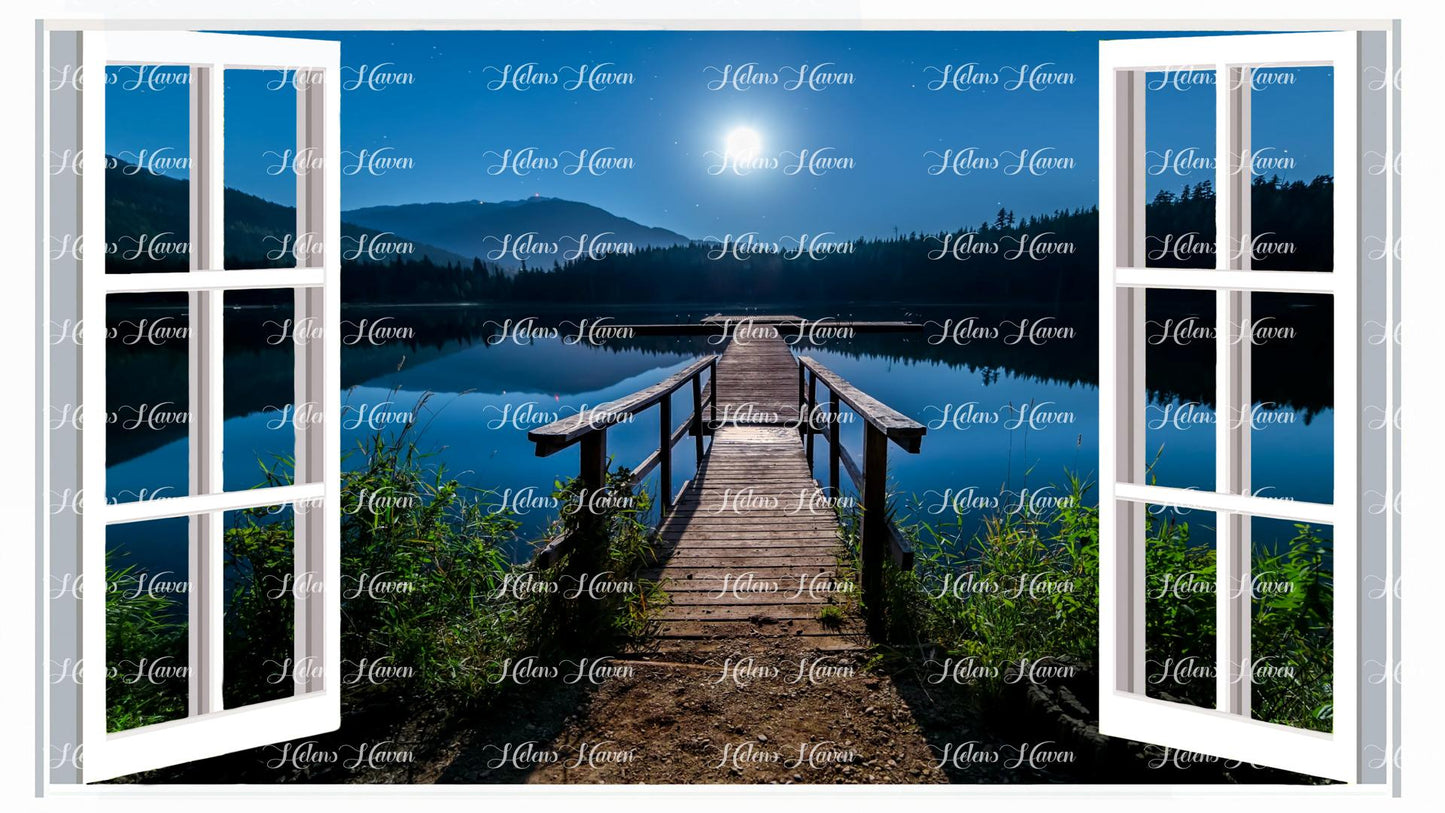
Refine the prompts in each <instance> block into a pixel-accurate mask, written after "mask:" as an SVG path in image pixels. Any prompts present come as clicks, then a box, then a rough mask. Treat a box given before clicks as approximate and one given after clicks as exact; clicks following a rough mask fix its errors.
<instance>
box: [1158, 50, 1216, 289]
mask: <svg viewBox="0 0 1445 813" xmlns="http://www.w3.org/2000/svg"><path fill="white" fill-rule="evenodd" d="M1144 83H1145V85H1144V87H1145V90H1144V149H1145V155H1144V167H1145V179H1144V196H1145V200H1146V201H1148V204H1147V205H1146V206H1145V210H1144V231H1145V238H1144V255H1145V262H1144V264H1145V265H1147V266H1149V267H1151V268H1214V267H1215V262H1214V163H1215V146H1214V145H1215V138H1214V135H1215V132H1214V131H1215V126H1214V113H1215V93H1214V69H1213V67H1212V66H1211V67H1209V68H1207V69H1190V68H1182V69H1178V70H1169V71H1154V72H1150V73H1147V74H1145V77H1144Z"/></svg>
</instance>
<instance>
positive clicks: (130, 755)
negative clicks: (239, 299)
mask: <svg viewBox="0 0 1445 813" xmlns="http://www.w3.org/2000/svg"><path fill="white" fill-rule="evenodd" d="M49 36H50V37H51V42H50V43H49V51H50V53H49V55H48V59H47V62H48V66H49V68H50V71H51V75H52V76H60V75H63V72H64V71H66V70H67V69H68V70H70V71H72V72H73V71H74V70H75V68H76V67H77V66H78V68H79V70H80V76H81V77H104V76H105V73H106V67H107V65H165V66H189V67H190V70H191V73H190V85H189V93H190V99H189V118H190V156H191V172H190V178H189V186H190V270H189V271H187V272H180V273H134V274H124V275H119V274H111V275H107V274H106V273H105V256H106V246H105V162H104V161H103V160H97V159H95V158H93V159H92V160H89V161H85V162H82V163H80V164H79V165H78V167H77V168H78V171H79V181H80V182H79V188H78V189H76V188H74V187H69V188H67V185H66V184H63V183H57V182H55V181H53V180H52V182H51V188H50V190H49V194H48V196H49V198H50V201H49V202H50V205H49V209H48V214H49V218H48V222H47V227H46V231H47V233H48V234H50V235H52V239H54V236H55V235H62V234H72V235H75V234H78V235H79V238H78V243H79V245H80V247H81V249H82V252H81V255H80V257H79V258H78V259H77V260H75V261H73V262H65V261H64V260H63V259H62V261H60V262H54V263H52V264H51V267H50V269H49V270H50V289H49V291H48V292H47V293H48V295H49V297H50V307H51V312H52V318H51V321H52V323H54V322H55V320H56V317H57V316H62V315H69V317H70V318H73V319H75V320H78V321H77V322H76V323H77V324H85V323H90V324H98V325H103V324H104V323H105V316H106V298H107V296H108V295H110V294H116V293H137V292H160V291H184V292H188V293H189V296H190V300H189V303H190V304H189V315H190V321H189V325H190V331H189V386H190V412H191V420H190V425H189V432H190V436H189V437H190V444H189V449H190V463H189V470H190V490H189V494H188V495H187V496H183V497H173V498H165V499H155V500H149V501H138V502H127V503H117V504H106V503H105V500H104V499H103V495H105V494H106V449H105V445H106V437H105V425H104V421H95V422H93V427H94V428H93V429H91V430H89V431H87V430H86V429H84V428H83V425H81V426H73V425H72V426H69V427H60V428H59V429H56V430H54V431H52V433H51V438H50V443H51V446H52V449H55V448H61V449H64V448H73V449H75V450H77V451H78V459H79V464H80V465H79V467H78V481H75V482H67V481H66V478H71V480H74V478H76V477H77V473H76V472H74V471H66V470H63V469H62V468H61V467H55V468H53V469H52V471H51V478H50V479H51V490H52V493H57V492H58V493H75V494H91V495H100V498H99V499H93V500H92V501H91V504H90V505H89V506H88V508H84V509H81V510H77V511H75V512H73V513H74V516H73V517H70V516H67V515H66V512H58V513H57V512H54V511H53V512H52V522H51V525H50V537H51V545H50V551H49V560H50V561H49V565H48V570H49V572H50V574H51V580H52V584H56V583H65V581H64V580H65V579H66V578H67V577H68V576H73V577H74V582H73V583H80V584H84V583H92V584H102V585H103V584H104V583H105V580H106V571H105V549H106V544H105V540H106V529H107V527H108V526H110V525H115V524H119V523H127V522H139V521H145V520H153V519H164V518H174V517H188V518H189V519H190V523H189V524H190V544H189V547H190V553H189V558H190V579H189V583H190V590H189V607H188V620H189V653H190V657H189V667H190V668H189V678H188V698H189V703H188V716H187V717H185V718H183V719H179V720H175V721H171V722H166V723H159V724H155V725H149V726H143V727H140V728H136V729H133V730H129V731H123V732H117V733H113V734H112V733H107V732H106V698H105V692H106V686H105V669H104V666H103V665H104V664H105V663H106V662H107V661H106V640H105V612H106V609H105V592H106V591H105V590H103V589H102V590H92V591H91V592H90V595H89V597H86V596H85V595H84V594H83V593H82V592H81V591H74V594H73V595H61V596H55V595H52V597H51V602H50V606H49V611H50V614H51V617H52V624H51V633H50V646H51V657H50V660H51V663H52V665H53V664H55V663H57V662H66V660H67V659H69V660H71V661H74V658H75V657H76V656H78V659H79V660H78V663H81V664H85V663H88V664H92V666H91V668H90V669H89V673H88V674H84V673H82V675H81V677H80V678H79V679H78V680H72V681H64V680H52V688H51V692H50V695H49V705H50V708H49V712H50V739H51V749H50V750H51V757H52V765H51V770H50V775H51V781H52V782H54V783H71V782H74V783H80V782H86V783H88V782H96V781H101V780H105V779H111V778H114V777H117V776H123V775H126V774H131V773H135V772H138V771H144V770H151V769H155V768H159V767H164V766H167V765H172V764H176V763H181V762H188V761H192V760H196V759H202V758H206V757H210V756H216V755H219V754H223V753H228V752H232V751H237V750H241V749H245V748H252V747H257V746H261V745H266V744H270V743H274V742H280V741H285V740H288V739H293V738H297V737H303V736H310V735H314V734H318V733H321V732H324V731H331V730H335V729H336V728H338V727H339V725H340V717H341V695H340V681H339V678H340V672H341V670H340V632H341V612H340V589H339V584H340V507H339V495H340V482H341V468H340V467H341V462H340V460H341V453H340V452H341V448H340V403H339V402H340V344H339V341H338V337H339V334H340V330H339V325H340V313H341V300H340V260H339V252H338V251H337V250H336V247H338V246H339V245H340V243H339V239H340V180H339V172H338V168H339V156H340V140H339V132H340V46H339V44H338V43H335V42H323V41H315V40H301V39H290V38H280V37H256V36H249V35H247V36H239V35H226V34H210V33H198V32H190V31H80V32H58V33H54V34H51V35H49ZM226 69H263V70H264V69H276V70H286V71H295V72H298V74H304V75H305V79H306V81H297V82H296V83H295V85H296V88H297V144H296V146H297V150H298V151H300V150H305V149H310V150H314V151H315V153H317V154H319V155H320V156H321V161H320V167H321V168H320V171H311V172H308V173H298V174H297V186H296V201H297V205H296V213H297V214H296V219H297V222H296V229H297V234H298V235H301V234H312V235H315V236H317V238H318V239H319V241H320V242H319V245H320V248H319V249H318V251H319V256H318V254H317V253H313V254H311V255H310V256H306V255H298V257H297V265H298V267H297V268H294V269H230V270H227V269H224V264H223V259H224V256H225V255H224V222H225V221H224V189H225V181H224V172H223V168H224V154H225V153H224V145H223V141H222V139H223V121H224V112H223V111H224V75H225V73H224V72H225V70H226ZM48 103H49V104H50V105H51V108H52V110H51V113H50V121H49V122H48V124H49V128H48V129H49V136H48V139H47V140H48V141H49V146H50V149H51V153H52V155H55V154H57V153H59V152H62V151H63V150H65V149H74V148H77V147H78V148H79V149H80V151H81V152H80V153H79V154H80V155H90V156H93V157H100V156H104V155H105V115H106V111H105V82H104V80H103V79H102V80H100V81H95V80H92V81H90V82H89V83H85V82H83V81H81V82H75V83H73V86H72V87H68V88H66V87H61V88H53V89H52V91H51V93H50V98H49V99H48ZM77 114H78V115H77ZM52 177H54V173H52ZM62 177H65V176H62ZM297 244H298V249H297V251H298V252H299V251H301V250H302V248H303V247H308V248H309V247H311V246H314V245H316V241H315V240H298V241H297ZM259 288H292V289H294V292H295V308H296V311H295V323H296V324H315V325H319V339H316V340H311V341H308V342H305V343H301V342H298V343H296V354H295V370H294V374H295V378H294V380H295V391H294V397H295V403H296V404H297V405H298V407H299V406H300V405H302V404H311V405H314V407H315V414H317V415H318V416H319V420H317V421H315V422H311V421H300V420H298V421H295V422H294V423H295V481H294V484H292V485H286V486H278V487H269V488H257V489H250V490H245V491H231V492H228V491H225V490H224V484H223V480H222V466H221V460H222V453H223V450H222V438H223V424H224V419H225V415H224V412H223V409H222V392H223V390H222V380H223V377H224V356H223V352H222V348H223V344H224V343H223V333H222V329H223V318H224V311H223V302H224V297H225V292H226V291H231V290H243V289H259ZM92 333H93V338H92V340H90V341H78V342H72V343H64V342H60V343H55V342H53V343H52V347H51V350H50V359H49V363H50V368H51V382H52V383H51V386H50V388H49V392H48V393H47V395H48V396H49V397H48V400H49V403H50V404H51V407H52V410H53V409H54V407H55V405H57V404H63V403H70V404H77V405H83V407H82V408H83V409H84V410H85V411H87V412H96V411H98V412H99V413H101V414H103V413H104V412H105V407H106V405H105V404H104V403H103V402H104V394H105V390H106V352H107V349H106V346H105V341H104V333H103V332H101V331H93V332H92ZM95 337H98V338H99V340H95ZM67 399H69V400H67ZM76 504H77V505H79V504H80V503H79V501H76ZM281 504H291V505H292V506H293V509H294V510H293V517H294V522H295V538H294V549H293V550H294V557H295V571H296V578H297V583H298V584H308V582H307V581H303V579H309V584H308V589H307V590H297V591H295V625H294V630H295V633H294V634H295V641H294V661H293V670H294V674H293V685H294V689H295V694H294V696H292V697H289V698H284V699H280V700H273V701H269V702H262V703H256V704H252V705H246V706H241V707H238V708H231V709H228V708H225V704H224V700H223V698H222V695H221V687H222V675H223V666H224V634H223V632H224V630H223V626H222V622H223V616H224V604H223V602H224V589H223V569H224V555H223V549H224V548H223V546H224V527H223V524H224V523H223V520H224V512H226V511H234V510H239V509H246V508H257V507H263V506H270V505H281ZM303 508H304V509H305V510H302V509H303ZM67 620H69V621H71V622H73V626H69V627H67V626H66V625H65V622H66V621H67ZM57 621H59V622H60V623H61V626H60V627H59V628H57V626H56V622H57ZM77 631H78V645H77V642H76V640H75V639H76V637H77V636H76V633H77ZM62 655H64V656H67V657H65V658H62V657H60V656H62ZM96 665H100V666H99V667H98V668H97V666H96ZM302 665H305V666H306V667H308V668H301V667H302ZM67 753H68V754H71V755H77V754H83V756H71V757H70V758H66V756H65V755H66V754H67Z"/></svg>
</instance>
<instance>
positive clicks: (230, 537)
mask: <svg viewBox="0 0 1445 813" xmlns="http://www.w3.org/2000/svg"><path fill="white" fill-rule="evenodd" d="M295 519H296V513H295V511H294V510H293V508H292V506H290V505H273V506H266V507H263V508H256V509H251V510H246V511H230V512H227V513H226V515H225V524H224V527H225V529H226V530H225V534H226V538H225V550H226V558H225V590H226V599H225V607H226V610H225V640H226V643H225V675H224V678H223V680H222V687H221V691H222V697H223V698H224V699H225V706H226V708H228V709H231V708H236V707H238V706H244V705H249V704H251V703H260V702H264V701H267V700H279V699H281V698H284V697H291V696H292V695H293V694H295V688H296V685H297V681H298V679H299V680H304V679H305V676H306V670H314V669H318V668H320V664H319V663H309V662H308V663H299V664H298V663H297V662H296V661H295V650H294V647H295V643H294V642H295V633H294V628H295V615H294V613H295V608H296V596H297V595H306V591H308V590H310V589H311V588H313V587H314V586H315V585H316V583H315V582H314V581H312V580H310V579H301V580H298V579H297V578H296V571H295V563H296V557H295V542H296V525H295Z"/></svg>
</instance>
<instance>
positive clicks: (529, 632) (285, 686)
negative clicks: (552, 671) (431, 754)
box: [107, 398, 663, 731]
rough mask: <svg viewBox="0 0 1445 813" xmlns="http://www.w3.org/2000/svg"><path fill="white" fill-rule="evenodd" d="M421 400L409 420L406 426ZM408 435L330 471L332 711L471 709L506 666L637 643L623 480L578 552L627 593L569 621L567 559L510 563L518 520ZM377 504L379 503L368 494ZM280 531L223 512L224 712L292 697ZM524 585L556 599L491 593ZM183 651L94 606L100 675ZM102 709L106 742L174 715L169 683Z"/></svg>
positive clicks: (284, 516)
mask: <svg viewBox="0 0 1445 813" xmlns="http://www.w3.org/2000/svg"><path fill="white" fill-rule="evenodd" d="M425 400H426V399H425V398H423V399H422V402H421V403H419V404H418V407H417V409H416V410H414V411H413V414H414V415H420V414H421V413H422V409H421V407H422V406H423V405H424V403H425ZM420 434H421V429H420V428H419V427H418V426H417V425H416V424H415V422H413V423H410V424H407V425H405V426H403V427H400V428H399V429H397V430H395V431H392V432H378V433H376V434H374V435H372V436H371V437H369V438H367V439H366V440H365V441H364V442H361V443H359V444H358V445H357V446H356V447H355V448H354V449H352V450H351V451H350V452H349V453H348V454H347V456H346V461H345V465H344V466H343V473H342V489H341V491H342V505H341V510H342V519H341V572H342V584H341V585H340V588H341V593H342V595H341V616H342V623H341V634H342V640H341V655H342V660H343V662H344V666H345V669H344V671H345V672H346V674H344V675H343V687H344V689H345V691H343V700H344V702H346V703H347V704H348V705H354V704H362V703H367V702H372V701H374V700H378V699H381V698H382V697H383V696H389V697H391V698H392V699H398V698H400V699H402V700H404V701H409V700H414V699H421V698H440V699H443V700H445V702H447V703H449V704H453V705H455V706H457V707H479V706H483V705H485V704H486V703H487V702H488V701H490V700H491V699H493V698H494V697H495V696H496V695H497V694H498V693H499V692H500V691H502V687H501V685H500V684H499V683H498V682H497V681H496V677H497V675H498V674H499V673H500V672H501V669H502V663H503V662H504V661H506V660H507V659H508V658H518V657H523V656H527V655H533V656H537V657H538V659H539V660H545V659H549V658H562V657H566V656H567V655H568V654H571V653H576V654H586V655H597V654H605V653H606V652H608V651H612V650H615V648H616V647H617V646H619V645H621V644H622V643H623V642H625V641H628V640H631V639H633V638H635V637H637V636H640V635H642V634H644V633H645V632H646V631H647V629H648V627H649V625H650V623H651V621H650V617H651V615H650V611H651V610H652V609H654V608H655V607H656V606H658V605H659V604H661V603H662V601H663V594H662V592H661V591H660V589H659V588H658V587H657V585H655V584H651V583H648V582H645V581H642V580H639V579H636V578H635V574H636V572H637V571H638V570H639V569H640V568H641V567H642V565H643V564H644V563H646V561H647V560H648V559H649V558H650V557H651V555H652V545H653V539H652V534H651V532H650V529H649V528H648V527H647V525H646V524H645V522H644V521H643V519H642V518H643V517H645V516H646V515H647V512H648V510H649V508H650V499H649V496H648V495H647V494H646V493H645V492H641V491H639V490H637V489H634V488H633V487H632V486H631V485H630V482H629V481H630V472H627V471H626V470H625V469H619V470H616V471H611V472H609V475H608V486H609V488H610V489H612V491H613V493H614V494H615V495H618V496H619V497H621V498H622V499H621V500H619V501H620V502H625V503H630V506H629V507H627V508H626V509H609V510H608V511H607V512H606V513H605V515H604V517H603V520H602V523H601V533H602V536H601V538H600V540H599V539H597V538H594V539H593V540H592V541H593V543H594V544H601V545H602V546H603V551H602V552H601V555H600V557H599V558H597V559H596V560H595V561H593V562H589V563H588V564H589V565H595V566H596V568H597V569H598V570H599V571H601V572H608V573H610V575H609V576H607V577H606V578H607V579H608V580H609V581H611V582H620V583H627V582H631V584H632V585H633V588H632V589H630V590H625V591H615V592H603V593H601V595H600V598H599V600H597V601H595V602H587V606H586V608H585V610H584V609H582V604H583V603H584V600H583V599H579V598H577V597H575V596H569V595H568V592H569V589H570V588H572V587H574V586H575V584H576V581H575V579H576V578H577V577H578V576H579V575H581V573H580V571H579V570H578V564H579V562H580V560H581V558H582V552H580V551H579V553H575V554H569V555H567V556H564V557H562V559H561V561H559V562H558V563H557V564H556V565H554V566H552V567H550V568H546V569H540V568H537V567H535V566H533V565H532V564H530V563H529V562H524V563H513V562H511V561H510V560H509V558H508V555H507V550H508V546H509V544H511V543H514V542H515V541H516V537H515V534H516V532H517V529H518V527H519V522H518V521H517V520H516V518H515V517H514V516H513V515H512V514H511V513H510V512H509V511H505V510H500V509H499V507H498V506H496V505H495V504H492V503H490V502H489V501H488V499H487V497H488V495H487V494H485V493H482V492H479V491H477V490H474V489H469V488H467V487H465V486H463V485H462V484H461V483H459V481H458V480H457V479H456V478H455V477H453V476H451V474H450V473H449V472H448V471H447V470H446V468H445V467H444V466H442V465H440V464H439V463H438V462H436V461H435V459H434V457H435V456H434V453H429V452H426V451H423V447H422V445H421V443H420V438H419V435H420ZM291 469H292V466H291V465H290V461H284V460H283V461H278V464H277V465H275V466H274V467H272V468H270V469H269V470H267V471H266V472H265V475H266V477H267V480H268V481H269V482H270V483H271V484H274V485H281V484H285V483H286V482H289V476H288V475H287V474H285V472H288V471H290V470H291ZM577 489H578V485H577V483H576V482H575V481H567V482H561V481H559V482H558V483H557V484H556V492H555V494H554V495H553V496H555V497H557V498H558V499H559V500H560V501H562V502H563V504H565V501H566V500H568V499H570V498H572V497H573V496H574V495H575V492H576V491H577ZM377 494H381V495H387V496H389V497H390V499H375V498H374V496H368V495H377ZM313 510H314V509H313ZM295 519H296V517H295V516H294V515H293V514H292V513H291V512H289V511H288V512H285V513H281V514H277V513H275V512H274V511H268V510H267V509H257V510H254V511H245V512H237V513H236V514H234V515H232V516H231V518H230V520H229V522H230V525H229V527H228V528H227V529H226V531H225V549H226V550H225V554H226V569H227V585H228V596H227V606H226V622H225V638H226V660H225V684H224V695H225V701H226V706H227V708H235V707H237V706H240V705H244V704H247V703H254V702H258V701H262V700H269V699H273V698H276V697H282V696H287V695H289V694H290V693H291V691H292V684H291V683H290V682H289V681H285V680H283V681H278V680H277V674H278V670H279V669H280V668H281V665H282V664H284V662H285V660H286V659H287V658H289V657H291V648H292V641H293V630H292V625H293V608H294V604H293V601H294V593H292V592H291V591H289V590H288V589H286V588H287V587H289V586H292V585H294V584H295V582H294V580H293V581H288V577H290V576H291V574H292V573H293V570H294V563H293V560H292V548H293V540H294V538H295ZM575 522H576V515H575V514H573V515H571V516H568V515H565V514H564V515H563V516H562V517H560V518H559V519H558V521H557V524H556V525H557V527H554V528H553V532H554V533H555V532H556V531H559V530H561V528H562V527H563V526H566V525H568V524H575ZM107 564H108V570H109V571H110V572H109V574H108V575H109V577H110V579H111V581H112V582H114V581H116V580H118V579H122V578H126V577H129V576H131V574H132V570H133V568H126V567H123V566H122V565H123V563H122V562H120V561H115V562H108V563H107ZM588 575H596V574H588ZM528 578H530V579H532V580H534V581H535V582H538V583H559V584H560V585H561V589H560V590H558V591H556V592H528V591H521V592H522V595H520V597H519V596H517V595H516V594H514V593H512V592H506V591H502V590H499V588H500V587H502V586H503V584H504V582H505V583H515V581H516V580H518V579H528ZM508 579H511V580H512V582H506V580H508ZM377 585H382V587H380V588H378V587H377ZM368 586H370V587H371V588H372V589H370V590H368V589H366V588H367V587H368ZM181 601H184V597H182V599H181ZM185 648H186V627H185V612H184V606H183V605H181V606H176V605H175V604H174V601H173V600H172V599H168V598H165V597H159V596H150V595H146V594H144V593H142V594H141V595H140V596H139V597H131V596H129V595H126V594H124V593H116V592H112V594H111V595H110V597H109V599H108V601H107V659H108V661H110V663H111V664H115V663H117V662H121V661H127V660H130V661H134V660H138V659H140V658H144V657H152V658H153V657H158V656H161V655H167V654H169V655H172V656H175V657H178V658H179V662H180V663H181V664H184V663H185V660H186V658H185ZM361 664H369V665H378V664H379V665H381V666H382V667H384V669H385V670H387V679H386V680H385V681H379V682H375V683H373V682H371V681H368V680H366V679H361V680H355V681H350V678H351V676H352V675H353V674H354V673H356V672H357V670H358V669H359V666H360V665H361ZM107 706H108V726H109V730H112V731H118V730H125V729H129V728H134V727H137V726H141V725H147V724H149V723H153V722H160V721H162V720H167V719H175V718H177V717H183V716H185V713H186V689H185V681H184V680H181V681H172V684H171V685H167V686H166V687H165V688H164V690H158V689H157V687H155V686H147V685H142V684H136V685H130V684H126V683H124V682H121V681H119V680H117V679H116V678H115V677H112V679H111V680H109V681H108V685H107Z"/></svg>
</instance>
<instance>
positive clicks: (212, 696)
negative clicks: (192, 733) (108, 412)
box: [188, 66, 225, 716]
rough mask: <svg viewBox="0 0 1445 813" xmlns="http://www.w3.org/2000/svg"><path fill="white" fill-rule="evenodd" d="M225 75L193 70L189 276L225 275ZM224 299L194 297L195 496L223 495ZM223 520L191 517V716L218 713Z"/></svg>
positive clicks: (211, 515)
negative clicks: (200, 272) (209, 271)
mask: <svg viewBox="0 0 1445 813" xmlns="http://www.w3.org/2000/svg"><path fill="white" fill-rule="evenodd" d="M222 78H223V73H222V71H221V69H220V68H219V67H215V66H209V67H193V68H192V69H191V81H190V94H191V96H190V101H191V104H190V120H191V127H190V130H191V139H190V142H191V144H190V146H191V180H190V195H191V206H190V228H191V253H190V264H191V269H192V270H196V269H198V268H207V267H219V266H218V265H217V263H219V261H220V258H221V257H222V256H223V255H224V251H225V249H224V239H223V231H222V229H223V226H222V223H223V216H224V212H223V210H222V201H223V194H224V193H223V190H224V188H225V181H224V173H223V168H222V163H223V162H222V160H221V156H223V155H224V154H225V153H224V144H223V143H222V129H221V128H222V121H223V106H224V101H223V98H222V97H223V85H222ZM224 303H225V294H224V293H223V292H222V291H193V292H192V293H191V294H190V331H189V336H188V342H189V368H190V374H189V386H190V393H191V399H190V412H191V415H190V422H189V425H190V493H191V494H194V495H204V494H219V493H222V492H223V491H225V481H224V476H223V471H224V469H223V467H222V455H223V453H224V448H223V446H224V425H225V411H224V409H225V405H224V397H223V392H224V390H223V386H224V382H223V379H224V375H225V373H224V370H225V353H224V348H225V335H224V319H225V309H224ZM224 523H225V514H224V512H221V511H210V512H205V513H200V514H196V515H195V516H193V517H191V532H190V533H191V536H190V548H191V551H190V588H191V589H190V591H189V612H190V623H189V630H190V634H189V643H190V647H189V665H190V669H189V673H188V674H189V681H190V691H189V697H190V702H189V709H190V714H191V715H192V716H195V715H199V714H209V713H212V712H216V711H220V710H221V709H222V708H223V707H224V703H223V700H222V697H221V687H222V684H223V669H224V661H225V657H224V653H225V645H224V626H223V621H224V612H225V607H224V596H225V593H224V589H223V568H224V560H225V551H224V546H225V528H224Z"/></svg>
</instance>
